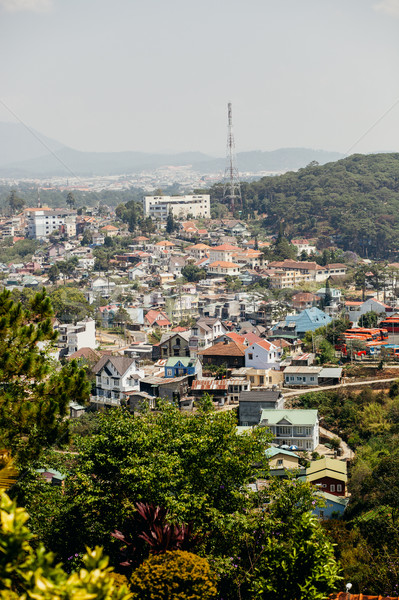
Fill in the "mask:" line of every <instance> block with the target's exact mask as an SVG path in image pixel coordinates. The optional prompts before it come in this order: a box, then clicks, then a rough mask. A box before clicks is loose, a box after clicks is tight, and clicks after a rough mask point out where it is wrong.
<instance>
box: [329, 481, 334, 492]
mask: <svg viewBox="0 0 399 600" xmlns="http://www.w3.org/2000/svg"><path fill="white" fill-rule="evenodd" d="M330 492H335V484H334V483H332V484H331V485H330Z"/></svg>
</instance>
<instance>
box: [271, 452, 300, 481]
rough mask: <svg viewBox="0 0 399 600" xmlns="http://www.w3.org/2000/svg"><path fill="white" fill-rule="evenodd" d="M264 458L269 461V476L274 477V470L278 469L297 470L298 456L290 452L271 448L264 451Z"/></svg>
mask: <svg viewBox="0 0 399 600" xmlns="http://www.w3.org/2000/svg"><path fill="white" fill-rule="evenodd" d="M266 457H267V458H268V459H269V468H270V474H271V475H274V474H275V473H273V471H274V470H280V469H298V468H299V466H300V465H299V456H298V454H295V452H292V451H291V450H284V449H283V448H275V447H274V446H271V447H270V448H268V449H267V450H266Z"/></svg>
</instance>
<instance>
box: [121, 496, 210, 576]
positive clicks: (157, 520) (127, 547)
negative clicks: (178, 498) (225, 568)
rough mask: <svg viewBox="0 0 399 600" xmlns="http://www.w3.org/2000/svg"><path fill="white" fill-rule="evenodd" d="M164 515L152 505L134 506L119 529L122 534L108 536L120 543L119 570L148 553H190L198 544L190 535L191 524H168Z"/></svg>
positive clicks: (165, 512)
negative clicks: (127, 520)
mask: <svg viewBox="0 0 399 600" xmlns="http://www.w3.org/2000/svg"><path fill="white" fill-rule="evenodd" d="M168 513H169V511H168V509H167V508H164V507H161V506H156V505H155V504H147V503H143V502H137V503H136V512H135V514H134V516H133V517H132V518H131V519H130V520H129V522H127V523H126V524H125V526H124V527H123V529H124V531H123V532H122V531H119V530H115V531H114V532H113V533H111V535H112V536H113V537H114V538H116V539H117V540H119V541H121V542H122V543H123V547H122V548H121V553H122V556H123V561H122V562H121V563H120V566H123V567H130V566H135V565H137V564H140V563H141V562H142V560H144V558H145V554H146V553H148V550H149V552H150V553H151V554H162V553H163V552H167V551H169V550H191V549H192V548H193V547H194V546H195V545H196V544H197V543H198V542H199V538H198V536H197V535H196V534H194V533H193V524H192V523H189V524H187V525H186V524H181V525H177V524H172V523H168V522H167V520H166V518H167V516H168ZM146 550H147V552H146Z"/></svg>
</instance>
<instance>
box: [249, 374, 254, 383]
mask: <svg viewBox="0 0 399 600" xmlns="http://www.w3.org/2000/svg"><path fill="white" fill-rule="evenodd" d="M249 381H250V382H251V383H255V377H254V376H253V375H250V376H249Z"/></svg>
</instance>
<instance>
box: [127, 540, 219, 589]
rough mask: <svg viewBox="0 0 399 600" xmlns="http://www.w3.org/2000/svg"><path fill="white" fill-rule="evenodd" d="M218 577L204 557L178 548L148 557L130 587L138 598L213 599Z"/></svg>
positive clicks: (134, 576)
mask: <svg viewBox="0 0 399 600" xmlns="http://www.w3.org/2000/svg"><path fill="white" fill-rule="evenodd" d="M215 579H216V578H215V575H214V574H212V571H211V568H210V565H209V562H208V561H207V560H206V559H205V558H201V557H200V556H197V555H196V554H192V553H191V552H185V551H184V550H175V551H173V552H165V553H164V554H161V555H159V556H155V555H154V556H150V557H149V558H148V559H147V560H145V561H144V562H143V564H142V565H141V566H140V567H139V568H138V569H137V570H136V571H135V572H134V573H133V575H132V578H131V580H130V587H131V591H132V592H133V598H137V600H169V599H170V598H173V599H174V600H210V599H211V598H215V597H216V591H217V590H216V586H215Z"/></svg>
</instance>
